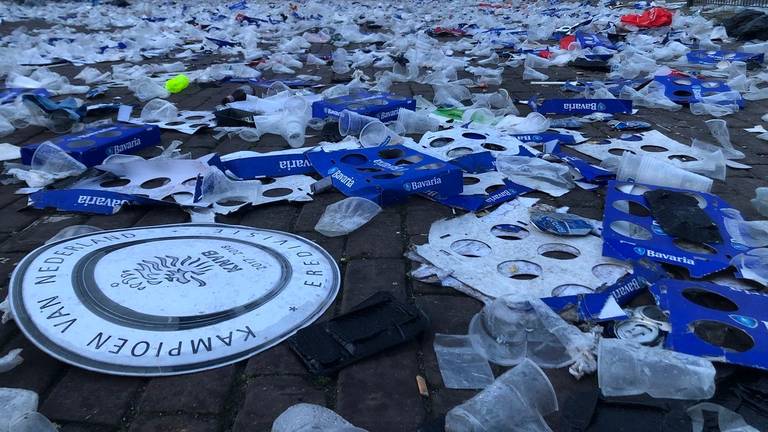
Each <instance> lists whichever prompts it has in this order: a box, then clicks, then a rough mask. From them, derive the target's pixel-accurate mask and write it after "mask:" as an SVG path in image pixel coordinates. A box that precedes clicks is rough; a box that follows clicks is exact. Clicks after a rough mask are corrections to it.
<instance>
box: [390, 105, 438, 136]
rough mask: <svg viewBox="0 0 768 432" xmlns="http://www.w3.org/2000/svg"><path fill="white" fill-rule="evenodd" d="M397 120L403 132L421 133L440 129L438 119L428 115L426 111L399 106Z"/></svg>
mask: <svg viewBox="0 0 768 432" xmlns="http://www.w3.org/2000/svg"><path fill="white" fill-rule="evenodd" d="M397 122H398V123H399V124H401V125H402V127H403V130H405V133H409V134H423V133H427V132H434V131H436V130H438V129H440V121H439V120H437V119H435V118H432V117H430V115H429V113H428V112H426V111H411V110H409V109H405V108H400V109H399V110H397Z"/></svg>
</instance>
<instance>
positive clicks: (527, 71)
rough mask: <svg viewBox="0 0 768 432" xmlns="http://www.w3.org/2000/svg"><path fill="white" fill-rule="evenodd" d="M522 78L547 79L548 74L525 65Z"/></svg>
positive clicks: (529, 79)
mask: <svg viewBox="0 0 768 432" xmlns="http://www.w3.org/2000/svg"><path fill="white" fill-rule="evenodd" d="M523 79H524V80H526V81H547V80H548V79H549V75H547V74H545V73H542V72H539V71H537V70H536V69H534V68H532V67H528V66H525V67H524V68H523Z"/></svg>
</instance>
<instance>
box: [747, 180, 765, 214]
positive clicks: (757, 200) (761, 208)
mask: <svg viewBox="0 0 768 432" xmlns="http://www.w3.org/2000/svg"><path fill="white" fill-rule="evenodd" d="M749 202H751V203H752V206H753V207H754V208H755V210H757V212H758V213H760V214H761V215H763V216H765V217H768V187H759V188H757V189H755V197H754V198H752V199H751V200H750V201H749Z"/></svg>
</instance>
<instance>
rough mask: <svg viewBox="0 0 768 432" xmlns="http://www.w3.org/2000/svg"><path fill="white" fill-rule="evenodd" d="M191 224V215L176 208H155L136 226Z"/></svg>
mask: <svg viewBox="0 0 768 432" xmlns="http://www.w3.org/2000/svg"><path fill="white" fill-rule="evenodd" d="M185 222H189V214H187V213H186V212H185V211H184V210H181V209H180V208H176V207H163V208H155V209H152V211H150V212H147V214H146V215H144V217H142V218H141V219H139V221H138V222H136V226H152V225H166V224H177V223H185Z"/></svg>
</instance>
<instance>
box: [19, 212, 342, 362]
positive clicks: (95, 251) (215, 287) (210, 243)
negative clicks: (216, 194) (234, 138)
mask: <svg viewBox="0 0 768 432" xmlns="http://www.w3.org/2000/svg"><path fill="white" fill-rule="evenodd" d="M338 290H339V269H338V266H337V265H336V262H335V261H334V260H333V258H332V257H331V256H330V255H329V254H328V253H327V252H326V251H325V250H323V249H322V248H321V247H319V246H318V245H316V244H315V243H312V242H310V241H308V240H306V239H304V238H302V237H299V236H296V235H294V234H290V233H285V232H279V231H271V230H264V229H257V228H250V227H243V226H233V225H217V224H180V225H163V226H155V227H143V228H129V229H123V230H115V231H100V232H95V233H90V234H86V235H83V236H79V237H72V238H69V239H66V240H62V241H59V242H56V243H51V244H47V245H45V246H43V247H41V248H39V249H37V250H35V251H34V252H32V253H30V254H29V255H28V256H26V257H25V258H24V259H23V260H22V261H21V262H20V263H19V265H18V266H17V268H16V270H15V271H14V273H13V276H12V277H11V284H10V303H11V309H12V312H13V314H14V318H15V320H16V322H17V323H18V325H19V327H20V328H21V329H22V331H23V332H24V334H25V335H26V336H27V337H28V338H29V339H31V340H32V341H33V342H34V343H35V344H36V345H37V346H38V347H39V348H40V349H42V350H43V351H45V352H47V353H49V354H51V355H52V356H54V357H56V358H58V359H60V360H62V361H64V362H67V363H70V364H73V365H76V366H79V367H82V368H85V369H89V370H94V371H98V372H104V373H110V374H115V375H141V376H158V375H175V374H182V373H189V372H195V371H201V370H206V369H211V368H214V367H218V366H222V365H225V364H229V363H234V362H236V361H238V360H241V359H243V358H247V357H249V356H252V355H253V354H256V353H258V352H260V351H263V350H265V349H267V348H269V347H271V346H273V345H276V344H277V343H279V342H280V341H282V340H284V339H285V338H287V337H289V336H290V335H292V334H293V333H295V332H296V331H297V330H298V329H300V328H302V327H304V326H307V325H308V324H310V323H311V322H313V321H314V320H315V319H317V318H318V317H319V316H320V315H321V314H322V313H323V312H324V311H325V310H326V309H327V308H328V306H330V305H331V303H332V302H333V300H334V298H335V297H336V294H337V293H338Z"/></svg>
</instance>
